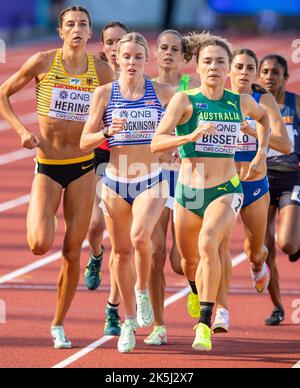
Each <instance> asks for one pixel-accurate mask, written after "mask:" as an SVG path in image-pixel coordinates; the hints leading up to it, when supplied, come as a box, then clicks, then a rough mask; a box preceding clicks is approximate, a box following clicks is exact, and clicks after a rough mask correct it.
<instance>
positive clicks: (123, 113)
mask: <svg viewBox="0 0 300 388" xmlns="http://www.w3.org/2000/svg"><path fill="white" fill-rule="evenodd" d="M112 117H113V118H125V119H126V123H125V127H124V130H123V131H121V132H118V133H117V134H116V135H115V136H114V142H119V143H122V144H124V143H125V144H126V143H130V142H136V141H146V142H151V140H152V138H153V136H154V134H155V131H156V129H157V126H158V111H157V110H156V109H141V108H139V109H128V110H126V109H115V110H114V111H113V112H112Z"/></svg>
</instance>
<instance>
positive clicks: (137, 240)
mask: <svg viewBox="0 0 300 388" xmlns="http://www.w3.org/2000/svg"><path fill="white" fill-rule="evenodd" d="M131 242H132V245H133V247H134V249H136V250H137V251H144V250H148V249H149V243H150V242H151V233H149V232H148V231H147V230H143V231H142V230H141V231H137V232H134V233H132V235H131Z"/></svg>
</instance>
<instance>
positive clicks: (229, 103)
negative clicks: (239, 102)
mask: <svg viewBox="0 0 300 388" xmlns="http://www.w3.org/2000/svg"><path fill="white" fill-rule="evenodd" d="M227 104H228V105H232V106H234V107H235V109H236V110H238V108H237V106H236V103H234V102H232V101H227Z"/></svg>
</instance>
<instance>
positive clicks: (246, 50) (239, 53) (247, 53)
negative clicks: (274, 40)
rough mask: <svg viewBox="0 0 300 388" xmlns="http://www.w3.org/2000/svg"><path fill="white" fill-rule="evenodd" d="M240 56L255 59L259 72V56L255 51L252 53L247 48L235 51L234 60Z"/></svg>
mask: <svg viewBox="0 0 300 388" xmlns="http://www.w3.org/2000/svg"><path fill="white" fill-rule="evenodd" d="M238 55H248V57H250V58H252V59H254V62H255V65H256V69H257V70H258V59H257V55H256V54H255V52H254V51H252V50H250V49H246V48H242V49H239V50H235V51H234V53H233V54H232V59H234V58H235V57H237V56H238Z"/></svg>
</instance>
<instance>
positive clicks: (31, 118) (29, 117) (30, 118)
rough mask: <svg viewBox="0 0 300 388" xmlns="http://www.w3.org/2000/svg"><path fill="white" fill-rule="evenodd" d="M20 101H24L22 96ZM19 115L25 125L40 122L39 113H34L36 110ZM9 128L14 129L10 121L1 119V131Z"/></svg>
mask: <svg viewBox="0 0 300 388" xmlns="http://www.w3.org/2000/svg"><path fill="white" fill-rule="evenodd" d="M17 101H18V100H17ZM19 101H21V102H23V101H22V99H21V97H19ZM15 102H16V101H15ZM18 117H19V119H20V120H21V121H22V123H23V124H25V125H29V124H35V123H38V115H37V113H34V112H30V113H28V114H25V115H20V116H18ZM9 129H12V128H11V126H10V125H9V124H8V122H7V121H5V120H1V121H0V132H4V131H8V130H9Z"/></svg>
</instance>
